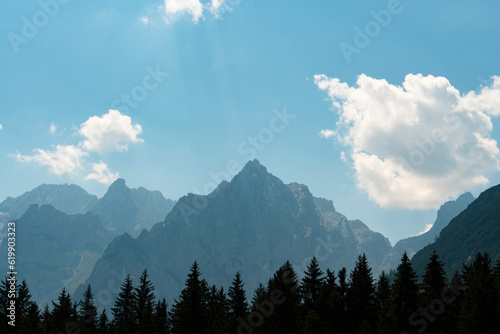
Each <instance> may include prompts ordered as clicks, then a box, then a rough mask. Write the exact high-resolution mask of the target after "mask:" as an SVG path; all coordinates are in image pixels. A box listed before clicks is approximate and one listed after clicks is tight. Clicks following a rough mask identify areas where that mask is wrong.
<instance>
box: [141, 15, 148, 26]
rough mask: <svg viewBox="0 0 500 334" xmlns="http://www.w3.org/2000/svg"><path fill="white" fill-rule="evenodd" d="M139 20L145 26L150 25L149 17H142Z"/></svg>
mask: <svg viewBox="0 0 500 334" xmlns="http://www.w3.org/2000/svg"><path fill="white" fill-rule="evenodd" d="M139 20H140V21H141V23H142V24H143V25H145V26H147V25H148V24H149V17H147V16H142V17H141V18H140V19H139Z"/></svg>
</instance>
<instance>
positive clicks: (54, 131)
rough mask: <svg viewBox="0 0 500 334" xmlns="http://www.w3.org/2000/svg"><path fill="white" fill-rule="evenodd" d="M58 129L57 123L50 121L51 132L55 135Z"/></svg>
mask: <svg viewBox="0 0 500 334" xmlns="http://www.w3.org/2000/svg"><path fill="white" fill-rule="evenodd" d="M56 130H57V125H55V124H54V123H50V127H49V132H50V134H51V135H54V134H55V133H56Z"/></svg>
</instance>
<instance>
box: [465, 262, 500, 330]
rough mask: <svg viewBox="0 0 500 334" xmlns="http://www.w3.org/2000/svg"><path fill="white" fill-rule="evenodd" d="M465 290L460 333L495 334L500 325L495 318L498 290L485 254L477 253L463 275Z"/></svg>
mask: <svg viewBox="0 0 500 334" xmlns="http://www.w3.org/2000/svg"><path fill="white" fill-rule="evenodd" d="M464 279H465V286H466V288H465V290H464V296H463V301H462V308H461V311H460V318H459V331H460V333H464V334H465V333H467V334H475V333H478V334H479V333H481V334H488V333H497V332H498V328H499V327H498V326H499V325H500V323H499V319H498V317H497V316H496V308H497V307H498V290H496V287H495V279H494V276H493V272H492V269H491V259H490V257H489V256H488V254H487V253H484V255H482V254H480V253H478V254H477V256H476V259H475V261H474V262H473V263H472V265H471V266H470V267H467V269H466V270H465V273H464Z"/></svg>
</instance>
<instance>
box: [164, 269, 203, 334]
mask: <svg viewBox="0 0 500 334" xmlns="http://www.w3.org/2000/svg"><path fill="white" fill-rule="evenodd" d="M200 275H201V274H200V269H199V267H198V263H197V262H194V264H193V265H192V266H191V271H190V273H189V274H188V278H187V280H186V287H185V288H184V289H183V290H182V292H181V295H180V297H179V300H176V301H175V304H174V306H173V307H172V312H171V317H172V324H173V333H175V334H198V333H205V331H206V327H207V309H206V304H205V301H206V295H205V293H206V292H207V291H206V288H205V287H204V284H203V282H202V281H201V279H200Z"/></svg>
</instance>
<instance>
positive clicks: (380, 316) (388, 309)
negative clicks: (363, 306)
mask: <svg viewBox="0 0 500 334" xmlns="http://www.w3.org/2000/svg"><path fill="white" fill-rule="evenodd" d="M392 297H393V296H392V290H391V283H390V282H389V276H387V275H386V273H385V272H384V271H382V274H380V277H379V279H378V281H377V284H376V289H375V297H374V316H375V317H374V327H373V328H374V329H375V331H376V333H378V334H388V333H392V332H394V322H395V319H394V313H393V312H392V311H393V307H392Z"/></svg>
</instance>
